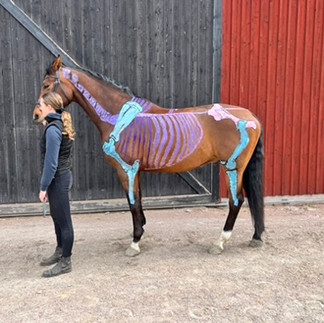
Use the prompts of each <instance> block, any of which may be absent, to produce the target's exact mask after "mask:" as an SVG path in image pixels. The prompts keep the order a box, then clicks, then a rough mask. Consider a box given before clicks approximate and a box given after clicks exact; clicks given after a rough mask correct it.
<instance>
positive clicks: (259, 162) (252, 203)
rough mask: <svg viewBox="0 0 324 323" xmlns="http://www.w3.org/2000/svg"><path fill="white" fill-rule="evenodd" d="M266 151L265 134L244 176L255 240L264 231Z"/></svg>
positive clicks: (261, 137)
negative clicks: (264, 147)
mask: <svg viewBox="0 0 324 323" xmlns="http://www.w3.org/2000/svg"><path fill="white" fill-rule="evenodd" d="M263 172H264V151H263V132H261V136H260V138H259V141H258V144H257V146H256V147H255V150H254V152H253V155H252V157H251V159H250V161H249V164H248V166H247V167H246V170H245V172H244V175H243V187H244V190H245V193H246V195H247V198H248V201H249V207H250V211H251V215H252V219H253V222H254V227H255V233H254V236H253V239H256V240H261V234H262V232H263V231H264V173H263Z"/></svg>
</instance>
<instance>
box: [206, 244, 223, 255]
mask: <svg viewBox="0 0 324 323" xmlns="http://www.w3.org/2000/svg"><path fill="white" fill-rule="evenodd" d="M223 250H224V249H223V248H221V247H220V246H219V245H217V244H213V245H212V246H211V247H210V248H209V249H208V253H210V254H211V255H220V254H221V253H222V251H223Z"/></svg>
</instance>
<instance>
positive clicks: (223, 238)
mask: <svg viewBox="0 0 324 323" xmlns="http://www.w3.org/2000/svg"><path fill="white" fill-rule="evenodd" d="M231 235H232V231H224V230H223V231H222V233H221V235H220V237H219V238H218V240H217V241H216V245H217V246H219V248H220V249H222V250H223V249H224V243H225V242H226V241H228V240H229V239H230V238H231Z"/></svg>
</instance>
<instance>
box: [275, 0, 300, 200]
mask: <svg viewBox="0 0 324 323" xmlns="http://www.w3.org/2000/svg"><path fill="white" fill-rule="evenodd" d="M281 4H282V8H281V9H280V12H282V17H284V16H286V17H287V20H286V25H283V26H282V28H281V29H282V38H281V40H282V42H283V44H286V45H285V46H284V47H285V48H284V50H283V55H284V61H285V74H284V75H283V79H282V82H281V84H280V88H282V89H283V93H282V97H281V100H280V101H278V102H279V104H282V108H281V110H282V114H283V127H284V128H283V130H284V131H283V136H282V140H283V152H284V154H283V156H284V158H283V157H281V159H282V179H281V182H282V183H281V185H282V194H285V195H287V194H290V193H291V192H292V187H291V180H290V179H291V177H292V176H293V175H292V172H291V169H292V167H291V166H292V164H293V163H295V158H294V156H293V152H292V149H293V147H292V145H291V138H292V137H293V132H295V131H296V130H297V129H296V127H295V125H294V123H293V113H294V110H296V107H294V94H295V77H296V74H295V66H296V28H297V4H296V3H294V2H286V1H281ZM279 42H280V39H279ZM279 62H280V60H279Z"/></svg>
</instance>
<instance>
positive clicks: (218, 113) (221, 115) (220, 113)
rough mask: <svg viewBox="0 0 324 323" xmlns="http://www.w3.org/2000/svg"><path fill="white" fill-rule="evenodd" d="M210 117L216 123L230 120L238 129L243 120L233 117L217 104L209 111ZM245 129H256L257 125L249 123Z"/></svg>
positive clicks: (252, 122)
mask: <svg viewBox="0 0 324 323" xmlns="http://www.w3.org/2000/svg"><path fill="white" fill-rule="evenodd" d="M208 115H210V116H212V117H214V119H215V120H216V121H221V120H224V119H230V120H232V121H233V122H234V123H235V125H236V127H237V124H238V123H239V121H241V119H239V118H237V117H235V116H233V115H232V114H231V113H229V112H228V111H227V110H226V109H224V108H223V107H222V106H221V105H220V104H217V103H216V104H214V105H213V107H212V108H211V109H210V110H208ZM245 127H246V128H253V129H256V123H255V122H254V121H247V122H246V126H245Z"/></svg>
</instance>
